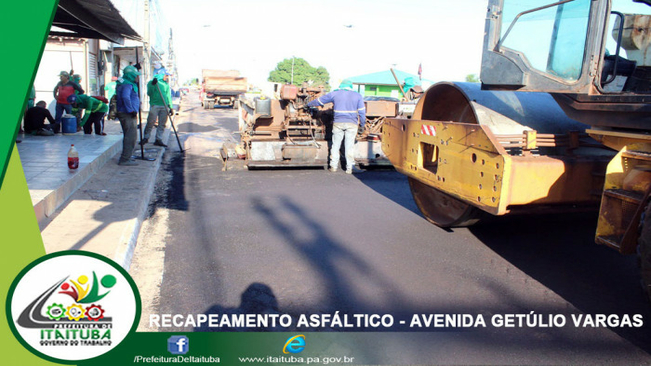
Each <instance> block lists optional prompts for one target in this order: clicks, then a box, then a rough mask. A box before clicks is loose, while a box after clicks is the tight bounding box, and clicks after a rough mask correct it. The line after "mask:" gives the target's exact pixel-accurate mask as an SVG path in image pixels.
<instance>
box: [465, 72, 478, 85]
mask: <svg viewBox="0 0 651 366" xmlns="http://www.w3.org/2000/svg"><path fill="white" fill-rule="evenodd" d="M466 81H467V82H469V83H478V82H479V76H477V74H468V75H466Z"/></svg>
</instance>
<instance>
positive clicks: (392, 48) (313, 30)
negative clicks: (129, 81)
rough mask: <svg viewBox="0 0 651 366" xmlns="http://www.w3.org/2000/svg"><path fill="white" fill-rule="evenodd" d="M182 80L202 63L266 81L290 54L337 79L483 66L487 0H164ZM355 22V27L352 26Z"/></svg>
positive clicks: (428, 74) (431, 75)
mask: <svg viewBox="0 0 651 366" xmlns="http://www.w3.org/2000/svg"><path fill="white" fill-rule="evenodd" d="M160 3H161V6H162V8H163V9H164V12H165V17H166V18H167V21H168V23H169V24H170V26H171V27H172V28H173V30H174V43H175V52H176V56H177V61H178V66H179V76H180V80H182V81H185V80H187V79H190V78H191V77H197V76H199V73H200V70H201V69H202V68H207V69H236V70H239V71H240V72H241V73H242V75H243V76H246V77H248V78H249V80H250V81H252V82H254V83H256V82H263V81H265V80H266V78H267V77H268V75H269V72H270V71H271V70H273V69H274V68H275V66H276V64H277V63H278V62H279V61H281V60H283V59H284V58H291V57H292V56H296V57H302V58H304V59H305V60H307V61H308V62H309V63H310V64H311V65H312V66H324V67H325V68H326V69H328V71H329V72H330V75H331V77H332V82H334V83H337V82H338V81H339V80H341V79H343V78H346V77H350V76H357V75H361V74H367V73H371V72H377V71H382V70H388V69H389V68H390V67H392V66H394V65H395V67H396V68H397V69H399V70H403V71H407V72H411V73H416V72H417V70H418V65H419V64H420V63H422V67H423V77H424V78H427V79H430V80H433V81H441V80H463V79H464V78H465V76H466V75H467V74H472V73H479V68H480V62H481V46H482V41H483V31H484V22H485V16H486V5H487V0H460V1H449V0H403V1H394V0H347V1H344V0H332V1H328V2H325V1H313V0H302V1H294V0H240V1H223V0H184V1H174V0H160ZM346 26H351V27H346Z"/></svg>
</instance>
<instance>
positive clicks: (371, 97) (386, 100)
mask: <svg viewBox="0 0 651 366" xmlns="http://www.w3.org/2000/svg"><path fill="white" fill-rule="evenodd" d="M369 100H370V101H378V100H379V101H383V102H399V101H400V99H398V98H394V97H379V96H374V95H369V96H367V97H364V101H369Z"/></svg>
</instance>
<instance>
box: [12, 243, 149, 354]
mask: <svg viewBox="0 0 651 366" xmlns="http://www.w3.org/2000/svg"><path fill="white" fill-rule="evenodd" d="M7 304H8V306H7V319H8V320H9V326H10V327H11V330H12V331H13V333H14V335H15V336H16V338H17V339H18V340H19V341H20V342H21V343H22V344H23V346H25V347H26V348H27V349H29V350H30V351H31V352H33V353H35V354H36V355H38V356H40V357H42V358H45V359H48V360H51V361H64V362H66V361H81V360H86V359H90V358H94V357H97V356H99V355H102V354H104V353H106V352H108V351H110V350H111V349H113V348H115V347H116V346H117V345H118V344H119V343H120V342H121V341H122V340H124V338H126V336H127V335H128V334H129V333H130V332H132V331H134V330H135V327H136V325H137V323H138V320H139V317H140V297H139V294H138V291H137V288H136V286H135V283H134V282H133V280H132V279H131V277H130V276H129V274H128V273H127V272H126V271H125V270H124V269H123V268H122V267H120V266H119V265H117V264H116V263H114V262H112V261H110V260H108V259H106V258H104V257H102V256H100V255H96V254H93V253H87V252H79V251H66V252H58V253H54V254H50V255H47V256H45V257H42V258H40V259H38V260H36V261H34V262H33V263H31V264H30V265H28V266H27V267H26V268H25V269H24V270H23V271H22V272H21V273H20V274H19V275H18V276H17V277H16V279H15V280H14V282H13V284H12V286H11V288H10V290H9V294H8V297H7Z"/></svg>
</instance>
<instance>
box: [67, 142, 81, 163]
mask: <svg viewBox="0 0 651 366" xmlns="http://www.w3.org/2000/svg"><path fill="white" fill-rule="evenodd" d="M68 168H70V169H77V168H79V153H78V152H77V149H75V144H72V145H70V150H68Z"/></svg>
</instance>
